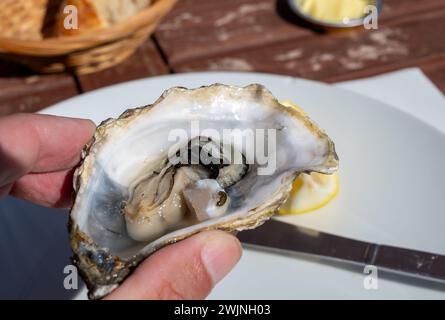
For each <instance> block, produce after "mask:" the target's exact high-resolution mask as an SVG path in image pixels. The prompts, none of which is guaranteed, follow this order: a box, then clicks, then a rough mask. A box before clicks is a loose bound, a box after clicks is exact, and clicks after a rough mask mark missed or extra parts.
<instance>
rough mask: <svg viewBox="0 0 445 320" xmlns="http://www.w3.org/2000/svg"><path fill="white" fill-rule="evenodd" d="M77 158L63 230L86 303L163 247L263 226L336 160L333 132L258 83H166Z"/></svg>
mask: <svg viewBox="0 0 445 320" xmlns="http://www.w3.org/2000/svg"><path fill="white" fill-rule="evenodd" d="M197 127H199V128H197ZM172 136H173V138H172ZM82 159H83V160H82V163H81V165H80V166H79V167H78V169H77V170H76V172H75V179H74V189H75V195H76V196H75V201H74V206H73V208H72V210H71V214H70V223H69V230H70V242H71V246H72V249H73V251H74V258H73V260H74V262H75V263H76V265H77V267H78V268H79V272H80V274H81V275H82V276H83V278H84V280H85V282H86V284H87V286H88V288H89V296H90V298H93V299H96V298H101V297H103V296H105V295H107V294H108V293H110V292H111V291H112V290H114V289H115V288H116V287H117V286H118V285H119V284H120V283H121V282H122V281H123V280H124V279H125V278H126V277H127V276H128V275H129V274H130V273H131V271H132V270H133V268H134V267H136V266H137V265H138V264H139V262H141V261H142V260H143V259H144V258H145V257H147V256H149V255H150V254H152V253H153V252H154V251H156V250H158V249H159V248H161V247H163V246H165V245H168V244H171V243H174V242H177V241H179V240H182V239H184V238H186V237H189V236H191V235H193V234H195V233H197V232H200V231H202V230H210V229H220V230H227V231H234V230H238V231H240V230H244V229H249V228H255V227H257V226H259V225H260V224H262V223H263V222H264V221H265V220H267V219H268V218H269V217H270V216H271V215H273V214H274V212H275V211H276V210H277V209H278V207H279V206H280V205H281V204H282V203H283V202H284V201H285V200H286V198H287V197H288V195H289V192H290V189H291V185H292V182H293V180H294V179H295V178H296V176H297V175H298V174H299V173H301V172H312V171H316V172H321V173H326V174H330V173H333V172H334V171H336V169H337V166H338V158H337V155H336V153H335V150H334V144H333V142H332V141H331V140H330V138H329V137H328V136H327V135H326V134H325V133H324V132H323V131H322V130H321V129H319V128H318V126H317V125H316V124H314V122H312V121H311V120H310V119H309V118H307V117H306V116H305V115H303V114H301V113H300V112H299V111H298V110H296V109H294V108H291V107H286V106H283V105H281V104H280V103H279V102H278V101H277V100H276V99H275V98H274V97H273V96H272V94H271V93H270V92H269V91H268V90H267V89H265V88H264V87H263V86H261V85H250V86H247V87H243V88H241V87H234V86H226V85H221V84H216V85H212V86H209V87H202V88H198V89H192V90H188V89H185V88H172V89H170V90H168V91H166V92H165V93H164V94H163V95H162V97H161V98H160V99H159V100H158V101H156V102H155V103H154V104H153V105H150V106H147V107H142V108H137V109H132V110H128V111H126V112H125V113H123V114H122V115H121V116H120V117H119V118H118V119H109V120H106V121H104V122H103V123H102V124H101V125H100V126H99V127H98V128H97V131H96V133H95V135H94V139H93V140H92V142H90V143H89V144H88V145H87V146H86V147H85V149H84V152H83V155H82ZM265 159H266V161H265Z"/></svg>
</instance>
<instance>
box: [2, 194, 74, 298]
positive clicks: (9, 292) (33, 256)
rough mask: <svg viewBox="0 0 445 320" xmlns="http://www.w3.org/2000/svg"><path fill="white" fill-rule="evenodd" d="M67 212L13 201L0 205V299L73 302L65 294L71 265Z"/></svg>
mask: <svg viewBox="0 0 445 320" xmlns="http://www.w3.org/2000/svg"><path fill="white" fill-rule="evenodd" d="M67 219H68V216H67V212H66V211H65V210H58V209H49V208H43V207H40V206H37V205H33V204H31V203H29V202H25V201H22V200H18V199H14V198H11V197H8V198H5V199H3V200H1V201H0V259H1V261H2V263H1V264H0V283H1V285H0V299H72V298H74V297H75V296H76V295H78V294H79V292H80V290H81V289H83V284H81V280H80V279H79V288H78V290H66V289H65V288H64V286H63V280H64V279H65V277H66V276H67V275H66V274H64V272H63V271H64V268H65V266H67V265H69V264H71V261H70V256H71V250H70V247H69V244H68V232H67Z"/></svg>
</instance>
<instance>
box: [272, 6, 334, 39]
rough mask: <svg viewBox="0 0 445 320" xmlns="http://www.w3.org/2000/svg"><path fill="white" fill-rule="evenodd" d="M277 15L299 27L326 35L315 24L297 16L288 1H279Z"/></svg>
mask: <svg viewBox="0 0 445 320" xmlns="http://www.w3.org/2000/svg"><path fill="white" fill-rule="evenodd" d="M275 9H276V11H277V14H278V15H279V16H280V17H281V18H283V19H284V20H285V21H287V22H289V23H291V24H294V25H297V26H299V27H302V28H305V29H310V30H312V31H314V32H317V33H325V31H324V30H323V29H322V28H319V27H316V26H314V25H313V24H311V23H309V22H307V21H306V20H303V19H301V18H300V17H299V16H297V15H296V14H295V13H294V12H293V11H292V9H291V8H290V6H289V3H288V0H277V2H276V7H275Z"/></svg>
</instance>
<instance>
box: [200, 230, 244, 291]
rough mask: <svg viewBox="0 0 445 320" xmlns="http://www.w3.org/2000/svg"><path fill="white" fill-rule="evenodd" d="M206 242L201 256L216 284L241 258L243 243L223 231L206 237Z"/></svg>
mask: <svg viewBox="0 0 445 320" xmlns="http://www.w3.org/2000/svg"><path fill="white" fill-rule="evenodd" d="M206 242H207V243H206V244H205V245H204V248H203V249H202V251H201V258H202V261H203V263H204V265H205V267H206V269H207V272H208V273H209V275H210V277H211V278H212V281H213V285H215V284H217V283H218V282H219V281H220V280H221V279H222V278H224V277H225V276H226V275H227V274H228V273H229V272H230V270H232V268H233V267H234V266H235V265H236V263H237V262H238V261H239V259H240V258H241V245H240V243H239V241H238V240H237V239H236V238H235V237H233V236H231V235H229V234H225V233H223V232H220V233H219V234H218V235H217V236H214V237H210V238H209V239H206Z"/></svg>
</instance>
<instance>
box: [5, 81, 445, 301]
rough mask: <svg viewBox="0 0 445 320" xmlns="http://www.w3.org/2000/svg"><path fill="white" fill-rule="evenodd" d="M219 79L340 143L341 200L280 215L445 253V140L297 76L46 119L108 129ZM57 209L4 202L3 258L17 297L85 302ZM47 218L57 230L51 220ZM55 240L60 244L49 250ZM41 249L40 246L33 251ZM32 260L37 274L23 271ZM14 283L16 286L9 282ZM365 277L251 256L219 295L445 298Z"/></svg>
mask: <svg viewBox="0 0 445 320" xmlns="http://www.w3.org/2000/svg"><path fill="white" fill-rule="evenodd" d="M215 82H220V83H225V84H233V85H247V84H250V83H254V82H256V83H261V84H263V85H265V86H266V87H268V88H269V89H270V90H271V91H272V92H273V93H274V94H275V95H276V96H277V97H278V98H279V99H290V100H292V101H294V102H296V103H297V104H298V105H300V106H301V107H302V108H303V109H304V110H306V111H307V112H308V113H309V115H310V116H311V117H312V118H313V119H314V120H315V121H316V122H318V123H319V124H320V126H321V127H322V128H324V129H325V130H326V131H327V132H328V134H329V135H330V136H331V137H332V139H333V140H334V141H335V143H336V147H337V151H338V154H339V156H340V165H341V169H340V179H341V191H340V193H339V195H338V196H337V198H335V199H334V201H333V202H332V203H330V204H329V206H327V207H325V208H323V209H321V210H319V211H317V212H316V213H313V214H307V215H303V216H289V217H284V218H279V219H281V220H284V221H286V222H289V223H294V224H299V225H302V226H306V227H310V228H313V229H317V230H320V231H325V232H330V233H334V234H339V235H342V236H346V237H352V238H356V239H360V240H366V241H371V242H375V243H384V244H388V245H394V246H401V247H408V248H412V249H418V250H424V251H430V252H436V253H440V254H445V233H444V229H445V214H444V213H445V188H444V187H443V186H444V183H445V167H444V165H443V161H444V159H445V136H444V135H442V134H441V133H439V132H438V131H436V130H435V129H433V128H432V127H430V126H428V125H426V124H424V123H423V122H420V121H418V120H416V119H415V118H413V117H411V116H409V115H407V114H404V113H402V112H400V111H397V110H395V109H393V108H392V107H390V106H387V105H384V104H382V103H381V102H377V101H375V100H372V99H369V98H365V97H363V96H361V95H357V94H353V93H351V92H348V91H344V90H342V89H338V88H334V87H331V86H327V85H324V84H320V83H316V82H312V81H307V80H301V79H296V78H291V77H283V76H275V75H266V74H255V73H190V74H181V75H169V76H163V77H156V78H149V79H144V80H139V81H134V82H129V83H125V84H120V85H116V86H112V87H109V88H105V89H101V90H98V91H95V92H92V93H88V94H85V95H81V96H79V97H76V98H73V99H70V100H67V101H64V102H62V103H59V104H57V105H55V106H53V107H51V108H48V109H46V110H45V111H44V113H47V114H54V115H63V116H69V117H81V118H90V119H92V120H94V121H95V122H96V123H99V122H100V121H102V120H104V119H106V118H108V117H116V116H118V115H119V114H120V113H122V112H123V111H124V110H125V109H127V108H130V107H138V106H142V105H146V104H149V103H151V102H153V101H154V100H155V99H157V98H158V97H159V96H160V94H161V93H162V92H163V91H164V90H165V89H167V88H170V87H172V86H184V87H189V88H193V87H199V86H202V85H206V84H212V83H215ZM73 134H75V133H73ZM18 210H20V211H22V212H16V211H18ZM30 211H39V212H30ZM49 211H52V210H47V209H42V208H39V207H36V206H31V205H29V204H26V203H24V202H20V201H16V200H12V199H7V200H6V201H3V202H2V203H1V205H0V213H1V214H2V218H3V219H5V217H6V223H4V224H3V227H2V226H1V224H0V232H1V233H0V234H2V236H3V237H9V238H7V239H6V240H2V241H1V242H0V247H1V246H5V251H1V252H2V255H5V256H2V261H4V260H5V259H6V257H8V258H7V260H8V261H9V263H6V267H5V266H1V267H0V271H1V272H0V275H1V277H2V278H3V280H4V281H6V283H7V286H8V285H9V286H10V287H9V288H8V289H7V291H8V293H9V294H11V292H14V294H15V296H17V297H54V296H55V295H56V296H58V297H71V296H73V297H77V298H82V297H85V292H84V291H85V290H84V289H83V290H82V291H81V292H70V293H67V292H65V291H64V290H63V287H62V284H63V283H62V281H63V276H64V275H63V265H64V263H67V261H68V260H67V256H68V255H69V250H68V247H67V239H66V235H65V230H66V229H64V228H63V230H62V231H61V230H60V229H61V228H62V226H63V223H64V221H65V219H66V216H64V215H58V216H57V217H55V215H54V213H52V212H49ZM17 217H19V218H17ZM20 219H21V221H19V222H17V220H20ZM46 220H51V224H52V225H50V226H48V224H46V223H44V222H42V221H46ZM56 220H57V221H56ZM30 221H31V222H30ZM35 221H38V222H35ZM11 228H15V231H16V232H13V231H11V230H14V229H11ZM8 230H9V231H8ZM19 230H20V231H19ZM18 232H20V234H21V235H20V236H19V235H17V233H18ZM4 234H7V236H4ZM26 239H28V240H26ZM36 239H38V240H36ZM5 241H7V242H6V243H9V244H11V243H13V245H12V247H16V248H18V249H17V250H18V251H19V252H20V253H17V250H12V249H11V248H10V247H9V248H8V247H7V246H6V245H4V243H5ZM45 241H46V243H48V242H49V243H52V246H53V247H52V248H50V247H47V246H46V245H44V243H45ZM16 242H19V244H16ZM2 243H3V244H2ZM36 243H37V244H36ZM42 243H43V245H42ZM32 244H34V247H37V249H33V250H30V249H29V248H28V247H27V245H32ZM20 250H21V251H20ZM30 252H32V253H30ZM10 255H14V257H15V256H18V258H17V259H15V258H14V257H12V258H11V256H10ZM33 257H34V258H33ZM33 259H34V260H33ZM35 259H39V261H35ZM24 261H26V262H27V264H28V265H29V264H30V263H31V264H32V268H31V267H18V266H19V265H21V264H23V263H24ZM14 266H15V267H14ZM17 268H18V269H20V271H18V270H17ZM2 269H3V270H2ZM22 269H23V270H22ZM8 272H9V273H8ZM42 273H43V275H42ZM8 275H9V276H8ZM11 279H16V280H14V281H16V282H14V283H9V284H8V281H9V282H12V280H11ZM3 280H2V281H3ZM364 281H365V275H364V274H363V271H362V270H352V269H350V268H345V267H343V266H341V265H328V264H326V263H323V262H322V261H318V260H316V259H306V258H302V257H284V256H280V255H276V254H271V253H265V252H257V251H252V250H245V253H244V256H243V258H242V260H241V262H240V263H239V265H238V266H237V267H236V268H235V270H234V271H233V272H232V273H231V274H230V275H229V276H228V277H227V278H226V279H225V280H224V281H223V282H222V283H220V284H219V285H218V286H217V288H216V289H215V290H214V292H213V293H212V294H211V296H210V298H212V299H232V298H233V299H238V298H240V299H256V298H262V299H301V298H303V299H305V298H322V299H323V298H337V299H343V298H364V299H366V298H440V299H443V298H445V286H438V285H425V284H424V283H422V282H418V281H403V279H402V278H398V277H387V276H381V277H379V282H378V290H366V289H365V288H364V285H363V283H364ZM3 283H4V282H3ZM7 286H6V287H7ZM4 291H5V290H3V291H2V289H0V296H1V295H6V294H7V293H4Z"/></svg>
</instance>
